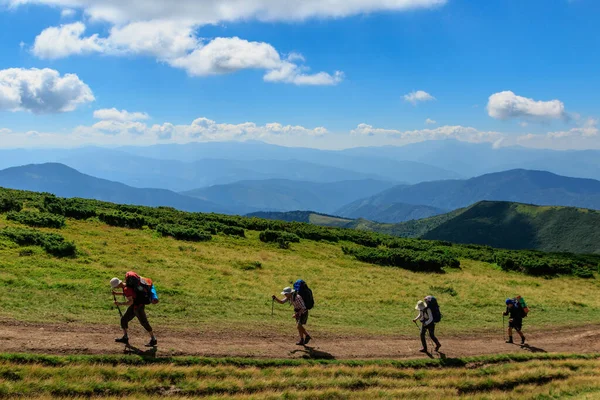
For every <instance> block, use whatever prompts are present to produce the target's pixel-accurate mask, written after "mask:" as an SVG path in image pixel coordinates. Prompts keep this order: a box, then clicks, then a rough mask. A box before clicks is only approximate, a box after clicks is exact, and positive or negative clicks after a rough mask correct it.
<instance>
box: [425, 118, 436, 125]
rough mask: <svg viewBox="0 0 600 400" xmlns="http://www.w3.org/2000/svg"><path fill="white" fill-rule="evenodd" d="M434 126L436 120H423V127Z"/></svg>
mask: <svg viewBox="0 0 600 400" xmlns="http://www.w3.org/2000/svg"><path fill="white" fill-rule="evenodd" d="M435 124H437V121H436V120H434V119H431V118H427V119H426V120H425V125H435Z"/></svg>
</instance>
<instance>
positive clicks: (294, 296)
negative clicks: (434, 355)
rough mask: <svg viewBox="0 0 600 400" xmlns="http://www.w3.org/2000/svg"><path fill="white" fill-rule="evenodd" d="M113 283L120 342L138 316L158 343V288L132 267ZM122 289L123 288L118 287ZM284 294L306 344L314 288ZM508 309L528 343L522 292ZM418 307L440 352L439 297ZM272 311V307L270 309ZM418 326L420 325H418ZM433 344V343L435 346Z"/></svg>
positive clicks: (511, 325)
mask: <svg viewBox="0 0 600 400" xmlns="http://www.w3.org/2000/svg"><path fill="white" fill-rule="evenodd" d="M110 285H111V287H112V290H113V292H112V294H113V298H114V305H115V306H117V308H118V309H119V314H120V315H121V328H122V329H123V336H122V337H121V338H118V339H115V342H117V343H123V344H125V345H126V346H129V336H128V333H127V331H128V328H129V322H131V320H133V319H134V318H137V319H138V321H139V322H140V324H141V325H142V326H143V327H144V329H145V330H146V331H147V332H148V334H149V335H150V342H148V344H147V345H146V346H147V347H155V346H156V345H157V344H158V341H157V340H156V337H155V336H154V332H153V330H152V327H151V326H150V323H149V322H148V317H147V316H146V309H145V307H146V305H148V304H156V303H158V294H157V292H156V288H155V287H154V284H153V282H152V280H151V279H148V278H144V277H141V276H140V275H138V274H137V273H135V272H133V271H129V272H127V273H126V274H125V281H122V280H120V279H119V278H112V279H111V280H110ZM118 289H121V290H122V291H121V292H116V290H118ZM281 294H282V295H283V296H284V297H283V298H281V299H280V298H278V297H277V296H276V295H273V296H272V301H273V304H275V302H278V303H279V304H285V303H288V304H289V305H290V306H293V307H294V313H293V314H292V318H294V319H295V320H296V328H297V329H298V335H299V340H298V342H297V343H296V344H297V345H299V346H304V345H307V344H308V343H309V342H310V341H311V339H312V337H311V336H310V334H309V333H308V331H307V330H306V324H307V323H308V313H309V310H311V309H312V308H313V307H314V305H315V300H314V297H313V293H312V290H311V289H310V288H309V287H308V285H307V284H306V282H304V281H303V280H302V279H298V280H297V281H296V282H294V285H293V287H285V288H283V291H282V292H281ZM116 296H123V297H125V300H126V301H123V302H119V301H117V298H116ZM505 303H506V310H505V311H504V312H503V313H502V316H503V317H502V320H503V322H502V329H503V330H504V317H505V316H509V320H508V340H507V341H506V343H513V330H515V331H516V332H517V334H518V335H519V336H520V337H521V345H524V344H525V336H524V335H523V332H522V328H523V318H524V317H526V316H527V314H528V312H529V308H528V307H527V304H526V303H525V300H524V299H523V298H522V297H521V296H517V297H515V298H512V299H506V302H505ZM120 306H127V310H126V311H125V314H123V313H121V309H120ZM415 309H416V310H417V311H419V315H417V316H416V317H415V318H414V319H413V320H412V321H413V322H414V323H415V324H417V321H419V322H421V326H420V327H419V330H420V339H421V346H422V347H421V349H420V350H419V351H420V352H423V353H428V348H427V340H426V337H427V335H428V334H429V338H430V340H431V341H432V342H433V344H435V347H434V351H435V352H438V351H439V349H440V347H442V344H441V343H440V341H439V340H438V338H437V337H436V335H435V326H436V324H437V323H439V322H440V321H441V320H442V313H441V311H440V306H439V304H438V301H437V299H436V298H435V297H434V296H425V297H424V298H423V300H419V301H418V302H417V305H416V306H415ZM271 314H273V308H272V309H271ZM417 327H418V325H417ZM433 344H432V347H433Z"/></svg>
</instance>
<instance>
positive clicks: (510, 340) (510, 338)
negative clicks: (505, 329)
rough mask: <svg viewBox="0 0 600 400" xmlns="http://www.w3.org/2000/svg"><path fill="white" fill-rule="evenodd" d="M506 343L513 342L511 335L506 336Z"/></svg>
mask: <svg viewBox="0 0 600 400" xmlns="http://www.w3.org/2000/svg"><path fill="white" fill-rule="evenodd" d="M506 343H514V342H513V339H512V336H511V337H509V338H508V340H507V341H506Z"/></svg>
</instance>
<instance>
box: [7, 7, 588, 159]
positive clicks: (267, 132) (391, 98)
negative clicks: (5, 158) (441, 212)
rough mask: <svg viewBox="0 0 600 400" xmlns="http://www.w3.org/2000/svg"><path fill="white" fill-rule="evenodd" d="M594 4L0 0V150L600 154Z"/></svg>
mask: <svg viewBox="0 0 600 400" xmlns="http://www.w3.org/2000/svg"><path fill="white" fill-rule="evenodd" d="M599 17H600V1H597V0H527V1H523V0H494V1H472V0H301V1H300V0H128V1H124V0H0V46H1V48H2V51H1V52H0V147H2V148H15V147H25V148H33V147H73V146H84V145H106V146H119V145H150V144H156V143H186V142H191V141H229V140H238V141H245V140H261V141H265V142H268V143H274V144H279V145H285V146H304V147H315V148H324V149H325V148H326V149H338V148H348V147H356V146H379V145H404V144H408V143H414V142H420V141H425V140H443V139H456V140H461V141H467V142H475V143H490V144H492V145H494V146H496V147H502V146H515V145H519V146H525V147H535V148H550V149H557V150H567V149H600V123H599V120H598V118H599V117H600V98H599V97H598V93H600V79H598V71H599V69H598V68H599V65H600V35H598V33H597V25H598V24H597V21H598V18H599Z"/></svg>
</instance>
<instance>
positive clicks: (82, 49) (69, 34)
mask: <svg viewBox="0 0 600 400" xmlns="http://www.w3.org/2000/svg"><path fill="white" fill-rule="evenodd" d="M84 32H85V25H83V23H81V22H76V23H73V24H68V25H61V26H60V27H51V28H47V29H46V30H44V31H42V33H40V35H39V36H38V37H37V38H36V40H35V44H34V46H33V53H34V54H35V55H36V56H38V57H40V58H43V59H57V58H63V57H67V56H69V55H71V54H86V53H100V54H108V55H125V54H132V55H143V56H152V57H156V58H157V59H158V60H159V61H163V62H166V63H168V64H169V65H171V66H173V67H176V68H181V69H183V70H185V71H186V72H187V73H188V74H189V75H190V76H210V75H219V74H226V73H232V72H236V71H240V70H243V69H261V70H265V71H266V74H265V76H264V80H265V81H268V82H281V83H291V84H295V85H336V84H338V83H340V82H341V81H342V79H343V73H342V72H340V71H337V72H335V73H334V74H333V75H331V74H329V73H327V72H318V73H315V74H309V73H307V71H308V69H309V68H308V67H305V66H302V65H298V64H295V63H293V62H292V61H295V62H303V61H304V58H303V57H302V55H300V54H297V53H292V54H290V55H289V56H288V58H287V59H285V60H283V59H282V58H281V55H280V54H279V52H278V51H277V50H276V49H275V48H274V47H273V46H271V45H270V44H268V43H264V42H249V41H247V40H243V39H240V38H238V37H231V38H215V39H213V40H211V41H209V42H208V43H204V42H203V41H202V40H200V39H198V38H197V37H196V36H195V33H194V29H193V27H192V26H190V25H185V24H180V23H177V22H174V21H149V22H134V23H131V24H128V25H125V26H122V27H113V28H112V29H111V30H110V34H109V36H108V37H106V38H101V37H99V36H98V35H96V34H95V35H91V36H88V37H83V33H84Z"/></svg>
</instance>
